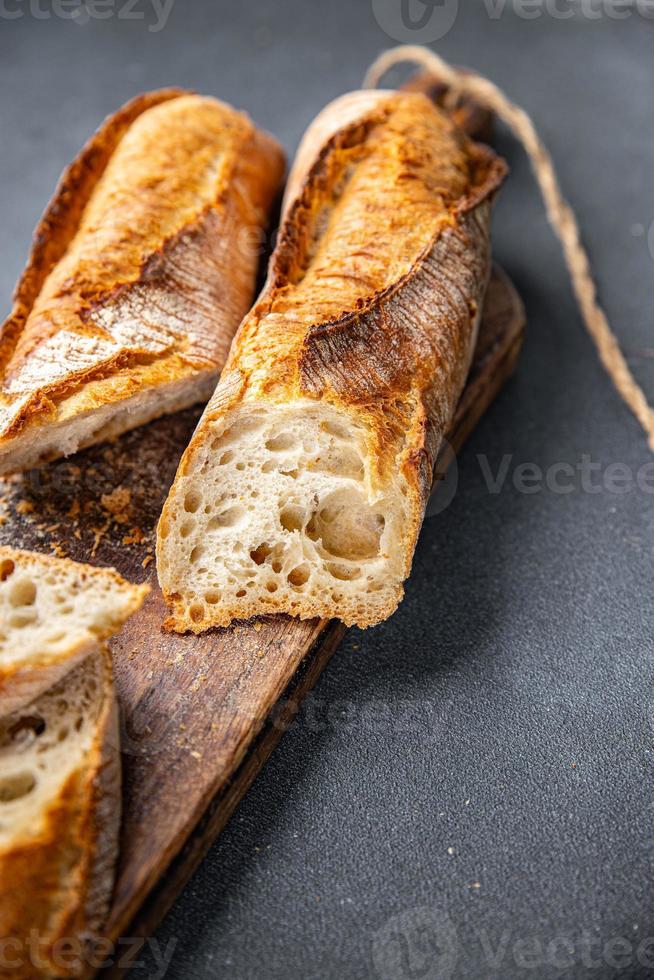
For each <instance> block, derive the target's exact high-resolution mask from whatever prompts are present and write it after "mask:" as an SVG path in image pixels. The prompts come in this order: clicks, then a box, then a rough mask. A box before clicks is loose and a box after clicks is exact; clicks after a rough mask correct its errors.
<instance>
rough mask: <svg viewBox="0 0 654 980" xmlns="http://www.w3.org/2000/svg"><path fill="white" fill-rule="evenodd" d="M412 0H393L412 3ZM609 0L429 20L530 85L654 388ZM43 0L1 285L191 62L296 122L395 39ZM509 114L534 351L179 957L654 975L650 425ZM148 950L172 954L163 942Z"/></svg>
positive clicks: (22, 77) (21, 26)
mask: <svg viewBox="0 0 654 980" xmlns="http://www.w3.org/2000/svg"><path fill="white" fill-rule="evenodd" d="M399 2H400V0H375V9H376V10H377V17H378V18H379V21H381V22H382V23H384V24H385V25H386V26H387V27H388V25H389V24H390V25H391V27H390V30H391V32H395V33H396V34H397V30H396V29H395V28H394V27H393V25H394V24H395V25H397V23H400V22H399V21H398V9H399ZM412 2H415V0H412ZM584 2H585V6H584V5H581V7H580V0H578V2H577V4H576V9H577V13H576V14H575V16H574V17H573V18H571V19H563V18H562V17H559V16H554V13H556V12H557V11H558V12H561V11H563V12H565V11H566V10H567V9H568V7H569V6H570V5H569V4H567V3H565V2H564V0H559V2H558V6H556V7H555V6H554V5H553V3H552V2H549V3H548V4H547V5H546V9H545V12H542V15H541V16H540V17H535V18H534V19H527V18H526V17H525V13H526V12H527V13H529V17H530V18H532V17H533V15H534V11H535V9H536V8H534V6H533V3H532V4H530V5H527V6H525V7H522V6H520V5H518V3H517V0H516V2H511V0H506V3H505V4H501V3H499V2H498V0H493V2H491V0H484V2H479V3H474V4H473V3H471V2H467V3H466V4H465V7H464V4H463V2H461V4H460V6H461V8H464V9H461V11H460V12H459V14H458V16H457V17H456V19H455V22H454V24H453V26H452V27H451V29H450V30H449V32H448V33H447V34H446V36H445V37H443V38H442V39H441V40H439V41H438V42H437V44H436V45H435V46H436V47H437V50H439V51H440V52H442V53H444V55H445V56H446V57H449V58H451V59H453V60H455V61H457V62H459V63H464V64H468V65H471V66H474V67H476V68H477V69H479V70H480V71H482V72H485V73H487V74H489V75H490V76H491V77H492V78H494V79H495V80H496V81H497V82H498V83H499V84H500V85H502V86H503V87H504V88H505V89H506V90H507V91H508V92H509V93H510V94H511V95H512V96H513V97H514V98H515V99H516V100H517V101H519V102H520V103H521V104H522V105H524V106H525V107H526V108H527V109H528V110H529V111H530V112H531V113H532V114H533V116H534V118H535V119H536V121H537V123H538V125H539V127H540V130H541V132H542V134H543V135H544V137H545V139H546V141H547V143H548V145H549V146H550V148H551V150H552V152H553V155H554V158H555V160H556V163H557V166H558V168H559V172H560V175H561V180H562V183H563V186H564V188H565V190H566V193H567V194H568V196H569V198H570V199H571V201H572V202H573V203H574V205H575V207H576V209H577V211H578V214H579V217H580V221H581V225H582V228H583V233H584V237H585V240H586V242H587V244H588V247H589V249H590V252H591V255H592V259H593V263H594V268H595V271H596V275H597V280H598V284H599V290H600V294H601V297H602V300H603V302H604V304H605V305H606V308H607V311H608V314H609V317H610V319H611V320H612V322H613V323H614V324H615V327H616V330H617V332H618V334H619V336H620V338H621V341H622V344H623V346H624V349H625V351H626V353H627V355H628V356H629V359H630V362H631V363H632V364H633V367H634V370H635V372H636V374H637V376H638V377H639V379H640V380H641V382H642V384H643V385H644V387H645V388H646V390H647V391H648V392H649V393H650V398H654V350H653V349H652V348H654V340H653V338H652V320H653V311H652V281H653V278H654V276H653V273H654V254H653V252H654V226H653V225H652V222H653V221H654V191H653V183H652V165H653V162H654V135H653V134H654V125H653V123H654V100H653V98H652V91H653V81H654V78H653V71H652V65H653V62H652V51H653V50H654V20H648V19H646V18H645V17H644V16H643V15H642V14H643V10H644V6H643V4H641V7H640V12H639V10H638V9H635V8H634V7H629V6H626V5H624V4H623V3H620V4H618V3H617V2H614V3H613V4H609V2H608V0H606V2H604V3H602V2H601V0H594V2H593V5H592V6H589V4H590V0H584ZM35 3H36V0H32V10H31V11H30V7H29V3H28V2H23V0H4V3H3V4H0V7H1V10H0V84H1V89H0V119H1V125H2V136H1V141H0V213H1V214H2V234H1V236H0V287H1V288H0V295H1V296H2V297H3V299H2V305H3V307H4V309H5V310H6V309H8V306H9V295H10V290H11V288H12V285H13V282H14V280H15V279H16V276H17V275H18V272H19V270H20V269H21V266H22V263H23V261H24V257H25V254H26V249H27V244H28V240H29V236H30V234H31V230H32V228H33V226H34V223H35V221H36V219H37V217H38V215H39V213H40V211H41V209H42V207H43V205H44V204H45V201H46V199H47V197H48V195H49V194H50V192H51V190H52V188H53V186H54V183H55V181H56V178H57V176H58V174H59V172H60V170H61V168H62V167H63V165H64V164H65V163H66V162H67V161H68V160H69V158H70V157H71V156H73V154H74V153H75V152H76V151H77V149H78V148H79V146H80V144H81V143H82V142H83V140H84V139H85V138H86V137H87V136H88V134H89V133H90V132H91V130H92V129H93V128H94V127H95V126H96V125H97V124H98V123H99V121H100V120H101V118H102V117H103V116H104V115H105V114H106V113H108V112H110V111H111V110H113V109H114V108H115V107H116V106H117V105H118V104H119V103H121V102H122V101H123V100H125V99H126V98H128V97H129V96H131V95H133V94H134V93H136V92H138V91H141V90H143V89H147V88H152V87H156V86H160V85H168V84H182V85H189V86H193V87H196V88H197V89H199V90H202V91H204V92H208V93H212V94H215V95H218V96H220V97H221V98H224V99H226V100H228V101H231V102H234V103H235V104H236V105H238V106H241V107H243V108H245V109H247V110H248V111H249V112H250V113H251V114H252V115H253V116H254V118H255V119H256V120H257V121H258V122H259V123H262V124H264V125H266V126H267V127H268V128H269V129H271V130H272V131H274V132H275V133H276V134H277V135H278V136H279V137H280V138H281V139H282V140H283V141H284V143H285V144H286V145H287V147H288V149H289V151H290V152H292V150H293V149H294V146H295V144H296V142H297V140H298V138H299V136H300V134H301V132H302V130H303V129H304V127H305V125H306V124H307V123H308V122H309V120H310V119H311V118H312V116H313V115H314V114H315V113H316V111H317V110H318V109H320V108H321V107H322V106H323V104H324V103H325V102H326V101H327V100H329V99H331V98H332V97H333V96H336V95H338V94H339V93H341V92H343V91H345V90H347V89H350V88H352V87H356V86H357V84H358V83H359V82H360V80H361V77H362V75H363V72H364V70H365V67H366V65H367V64H368V62H369V61H370V60H371V59H372V58H373V57H374V56H375V55H376V54H377V53H378V51H380V50H381V49H382V48H384V47H387V46H388V45H389V44H391V43H392V42H393V38H389V36H388V34H387V33H385V32H384V31H383V30H382V28H381V27H380V26H379V22H378V19H377V18H376V17H375V14H374V12H373V7H372V5H371V2H369V0H359V2H356V3H355V2H346V0H342V2H334V0H332V2H330V3H326V2H325V3H316V2H313V3H311V2H307V0H282V2H272V0H270V2H268V3H255V2H252V0H250V2H232V3H225V2H217V0H205V2H202V0H191V2H188V0H176V3H175V4H174V7H173V10H172V13H171V14H170V17H169V19H168V21H167V22H166V24H165V26H162V25H161V21H160V20H159V21H158V18H157V16H156V15H155V13H154V8H153V6H152V3H151V0H136V2H134V0H130V7H129V8H128V7H127V6H126V0H116V4H115V6H114V12H113V15H112V16H110V17H109V18H108V19H106V20H103V21H100V20H95V19H90V20H88V22H87V23H74V22H71V21H67V20H64V19H62V18H61V17H58V16H50V17H47V16H45V14H47V13H48V9H49V5H48V4H47V3H46V2H45V0H40V7H39V6H36V7H35V6H34V4H35ZM448 4H449V6H448ZM57 9H58V10H59V12H60V13H61V8H57ZM108 9H110V5H109V6H108V7H105V8H103V11H102V12H103V13H105V14H106V12H107V10H108ZM423 9H424V8H423ZM547 10H549V13H548V12H547ZM598 10H599V13H600V16H598V17H594V16H593V17H591V16H590V15H591V14H593V13H595V12H596V11H598ZM67 11H68V8H64V11H63V12H67ZM452 11H453V0H445V7H443V5H442V4H441V5H440V6H439V8H438V9H436V11H435V16H437V17H441V18H444V17H446V16H447V15H448V14H449V13H450V12H452ZM489 11H490V13H489ZM553 12H554V13H553ZM417 13H419V8H418V7H416V8H415V9H414V10H413V11H412V15H416V16H417ZM616 13H621V14H626V15H627V16H625V17H624V18H623V19H616V18H615V17H611V16H609V14H613V15H615V14H616ZM7 14H9V15H10V16H11V17H12V18H13V19H8V18H7ZM16 14H19V15H20V16H16ZM36 14H38V16H36ZM119 14H120V16H119ZM139 14H141V15H143V16H142V18H141V19H132V18H134V17H135V16H137V15H139ZM491 14H492V16H491ZM128 17H129V19H128ZM81 19H82V20H84V19H85V18H81ZM442 23H444V21H443V22H442ZM157 26H160V27H161V29H160V30H150V28H152V27H157ZM436 26H437V27H438V24H437V25H436ZM441 26H442V24H441ZM416 40H420V35H419V34H417V35H416ZM499 145H500V149H501V150H502V152H504V154H505V155H506V156H507V158H508V160H509V162H510V164H511V167H512V177H511V179H510V181H509V183H508V184H507V186H506V188H505V190H504V192H503V195H502V198H501V201H500V203H499V205H498V209H497V217H496V234H495V241H496V254H497V257H498V259H499V260H500V261H501V262H502V263H503V264H504V266H505V267H506V268H507V270H508V271H509V272H510V274H511V275H512V276H513V278H514V280H515V282H516V283H517V285H518V287H519V289H520V291H521V293H522V295H523V297H524V300H525V303H526V306H527V312H528V316H529V329H528V336H527V342H526V346H525V349H524V353H523V356H522V361H521V365H520V369H519V372H518V374H517V376H516V378H515V379H514V380H513V381H512V383H511V384H510V386H509V387H508V388H507V390H506V391H505V393H504V394H503V395H502V397H501V399H500V400H499V402H498V403H497V404H496V405H495V407H494V408H493V409H492V411H491V412H490V413H489V414H488V417H487V418H486V420H485V421H484V423H483V424H482V426H481V427H480V428H479V430H478V431H477V432H476V433H475V435H474V437H473V439H472V440H471V442H470V444H469V445H468V446H467V447H466V449H465V451H464V453H463V454H462V456H461V459H460V461H459V468H458V486H457V490H456V493H455V494H454V497H453V500H452V502H451V504H450V506H449V507H448V508H447V509H446V510H445V511H443V512H441V513H439V514H437V515H435V516H433V517H431V518H430V519H429V520H428V521H427V523H426V525H425V528H424V532H423V534H422V538H421V541H420V544H419V547H418V551H417V554H416V559H415V565H414V571H413V575H412V577H411V580H410V582H409V583H408V588H407V596H406V600H405V602H404V604H403V605H402V607H401V609H400V610H399V612H398V613H397V614H396V615H395V616H394V617H393V619H392V620H391V621H390V622H388V623H386V624H384V625H383V626H380V627H378V628H377V629H374V630H370V631H368V632H366V633H365V634H364V633H359V632H357V631H356V630H355V631H352V632H351V633H350V634H349V636H348V638H347V639H346V641H345V642H344V643H343V645H342V648H341V650H340V651H339V653H338V654H337V655H336V657H335V658H334V660H333V661H332V664H331V666H330V667H329V669H328V670H327V671H326V673H325V674H324V676H323V678H322V680H321V682H320V684H319V685H318V687H317V689H316V691H315V694H314V697H313V700H312V702H311V703H310V708H309V710H308V711H306V712H304V713H303V715H302V716H301V718H300V720H299V722H298V724H297V725H296V727H295V728H294V729H293V730H292V731H291V732H289V734H288V735H287V736H285V738H284V739H283V741H282V744H281V745H280V747H279V749H278V750H277V752H276V753H275V755H274V757H273V759H272V761H271V762H270V763H269V765H268V767H267V768H266V770H265V772H264V773H263V775H262V776H261V777H260V779H259V780H258V782H257V783H256V785H255V787H254V789H253V791H252V792H251V793H250V794H249V796H248V797H247V799H246V800H245V801H244V803H243V805H242V806H241V808H240V810H239V811H238V813H237V815H236V816H235V818H234V819H233V821H232V822H231V824H230V826H229V827H228V829H227V831H226V832H225V833H224V834H223V836H222V838H221V840H220V842H219V843H218V845H217V846H216V847H214V848H213V849H212V851H211V853H210V855H209V856H208V858H207V860H206V861H205V862H204V864H203V865H202V867H201V869H200V871H199V872H198V874H197V875H196V876H195V878H194V879H193V881H192V883H191V884H190V885H189V886H188V888H187V889H186V891H185V893H184V895H183V896H182V898H181V899H180V900H179V902H178V903H177V904H176V906H175V908H174V909H173V911H172V912H171V913H170V915H169V916H168V918H167V920H166V921H165V923H164V924H163V926H162V927H161V929H160V930H159V932H158V934H157V937H156V939H157V942H158V943H159V944H160V947H157V950H156V952H158V953H159V955H160V956H163V955H166V954H167V953H168V954H169V953H170V952H171V951H172V953H173V955H172V961H171V962H170V964H169V968H168V973H167V976H168V977H170V978H174V980H196V978H197V980H199V978H214V977H215V978H218V977H220V978H222V977H233V978H237V980H242V978H287V977H293V978H296V977H297V978H303V980H308V978H332V977H333V978H343V980H354V978H361V980H363V978H382V980H385V978H387V977H390V978H394V980H404V978H427V980H433V978H448V977H452V978H467V977H474V978H478V977H479V978H488V977H493V978H495V977H497V978H514V977H538V978H540V977H545V978H550V977H558V976H562V977H586V976H588V977H597V978H601V980H607V978H612V977H621V978H622V977H649V976H652V975H654V938H653V937H654V900H653V898H652V884H651V879H652V859H653V856H654V845H653V844H652V818H653V814H652V803H653V795H652V764H653V756H652V750H653V748H654V702H653V698H652V674H653V667H654V643H653V640H652V636H653V634H654V612H653V609H652V602H651V596H652V542H653V535H652V531H653V524H654V521H653V513H654V507H653V502H654V496H653V495H652V493H648V492H646V489H644V488H643V486H641V488H640V489H639V488H637V487H636V488H635V489H634V488H632V489H631V490H627V492H624V493H616V492H615V490H616V486H615V475H616V470H615V469H613V470H608V472H607V467H608V466H609V465H610V464H613V463H622V464H625V465H626V466H627V467H629V471H628V472H630V473H631V474H632V475H633V476H634V478H635V477H636V475H637V474H638V473H639V471H640V474H641V484H642V483H643V480H644V479H646V478H647V475H648V471H646V470H644V471H643V470H642V467H643V466H644V465H645V464H647V462H648V461H649V460H650V458H651V457H650V456H649V454H648V452H647V448H646V444H645V440H644V438H643V436H642V434H641V432H640V431H639V429H638V427H637V425H636V423H635V422H634V421H633V420H632V418H631V417H630V415H629V413H628V412H627V410H626V409H625V408H624V407H623V406H622V404H621V403H620V401H619V399H618V398H617V396H616V395H615V394H614V393H613V391H612V389H611V387H610V385H609V384H608V382H607V380H606V377H605V375H604V373H603V371H602V369H601V368H600V366H599V364H598V362H597V359H596V357H595V354H594V352H593V350H592V347H591V344H590V342H589V341H588V339H587V338H586V336H585V334H584V332H583V329H582V327H581V324H580V320H579V317H578V315H577V313H576V310H575V306H574V303H573V301H572V297H571V293H570V288H569V285H568V280H567V277H566V273H565V270H564V266H563V263H562V260H561V256H560V253H559V248H558V245H557V244H556V242H555V240H554V238H553V236H552V234H551V233H550V231H549V229H548V227H547V224H546V221H545V218H544V215H543V211H542V207H541V205H540V202H539V197H538V193H537V191H536V189H535V186H534V183H533V180H532V179H531V176H530V174H529V170H528V167H527V165H526V162H525V159H524V157H523V155H522V153H521V151H520V150H519V149H518V148H517V147H516V146H515V144H514V142H513V141H512V140H511V139H509V138H508V137H506V136H502V137H501V138H500V140H499ZM648 235H649V243H650V246H651V247H648ZM480 456H481V457H482V459H480V458H479V457H480ZM505 456H508V457H509V459H508V462H507V461H506V460H505V464H504V466H505V469H506V479H505V481H504V483H503V485H502V486H501V488H498V492H495V493H491V492H489V488H488V485H487V476H488V473H489V472H490V473H491V474H492V475H496V473H497V471H498V468H499V467H500V464H501V463H502V459H503V457H505ZM584 457H586V459H587V464H586V465H588V464H589V463H590V464H593V466H595V464H598V465H597V466H595V469H594V470H593V472H592V474H591V475H592V485H593V488H594V489H595V490H596V491H597V492H589V490H588V485H587V479H586V481H582V476H581V475H577V476H576V477H575V479H574V480H573V481H572V483H573V489H572V492H569V493H558V492H555V491H554V490H553V489H551V488H548V487H547V485H546V484H543V485H542V486H541V488H540V489H539V490H536V492H533V493H529V494H527V493H524V492H520V490H519V489H518V488H517V487H516V485H515V480H514V478H516V468H517V467H518V466H519V465H520V464H524V463H534V464H536V465H537V466H539V467H540V468H541V470H542V471H543V472H544V473H547V472H549V476H550V482H551V479H552V471H551V470H549V471H548V467H551V466H552V465H553V464H555V463H559V462H567V463H570V464H572V465H573V466H577V465H578V464H583V460H584ZM625 472H626V471H625ZM643 473H644V474H645V476H643ZM485 474H486V475H485ZM554 476H555V477H556V473H555V474H554ZM517 477H518V483H519V477H520V471H518V474H517ZM561 479H562V482H564V483H567V482H570V481H569V480H568V478H567V477H565V475H564V476H563V477H561ZM583 482H586V489H584V486H583V485H582V483H583ZM652 483H654V480H653V479H652V472H651V470H650V471H649V487H650V489H651V488H652ZM648 940H649V943H648ZM173 942H174V943H176V945H174V946H173V945H169V944H172V943H173ZM136 975H137V976H143V977H146V976H155V975H161V970H159V969H158V967H157V965H156V958H155V957H153V956H152V955H149V956H148V957H146V958H144V959H143V966H142V967H141V969H139V970H137V973H136Z"/></svg>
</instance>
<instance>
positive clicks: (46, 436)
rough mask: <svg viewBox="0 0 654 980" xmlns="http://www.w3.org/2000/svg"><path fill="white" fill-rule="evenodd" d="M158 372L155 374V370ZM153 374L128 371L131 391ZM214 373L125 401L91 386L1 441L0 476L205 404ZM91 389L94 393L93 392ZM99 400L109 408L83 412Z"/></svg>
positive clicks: (114, 389)
mask: <svg viewBox="0 0 654 980" xmlns="http://www.w3.org/2000/svg"><path fill="white" fill-rule="evenodd" d="M157 370H158V368H157ZM154 373H155V371H154V370H153V369H152V368H145V369H143V368H142V369H140V371H139V368H138V366H137V367H136V368H134V369H133V370H132V374H133V375H134V379H133V383H132V388H133V387H135V386H136V383H137V381H138V379H139V376H140V381H141V383H142V384H144V385H145V382H147V381H148V380H151V378H150V376H151V375H154ZM217 377H218V374H217V372H216V371H205V372H202V373H200V374H197V373H196V374H195V375H192V376H191V377H186V378H183V379H182V380H176V381H171V382H168V383H162V384H159V385H158V386H157V387H151V388H148V387H145V386H144V387H143V388H142V390H141V391H139V392H138V393H137V394H135V395H132V396H131V397H129V398H120V397H118V396H119V394H120V386H119V385H118V384H116V382H115V380H112V381H111V382H110V383H108V382H106V381H100V382H90V383H88V385H87V388H86V390H85V391H84V392H78V393H75V394H73V395H72V396H70V397H68V398H66V399H64V400H63V401H62V402H60V403H59V404H58V405H57V407H56V414H55V415H54V416H53V417H52V418H50V419H47V420H44V419H41V418H36V417H35V418H34V419H33V420H31V421H30V422H28V424H27V425H26V426H25V427H24V428H22V429H20V430H19V431H18V433H17V434H15V435H14V434H12V435H9V436H7V435H5V436H4V438H2V439H0V475H5V474H7V473H19V472H23V471H24V470H30V469H34V468H36V467H39V466H42V465H44V464H45V463H48V462H50V461H51V460H53V459H59V458H60V457H66V456H71V455H72V454H73V453H76V452H79V450H81V449H86V448H87V447H88V446H93V445H96V444H97V443H100V442H105V441H106V440H107V439H114V438H116V437H117V436H120V435H123V433H125V432H129V431H130V430H131V429H136V428H138V427H139V426H141V425H145V424H146V423H148V422H152V421H154V419H158V418H160V417H161V416H162V415H169V414H170V413H171V412H178V411H181V410H182V409H184V408H188V407H189V406H191V405H195V404H197V403H198V402H206V401H207V400H208V399H209V397H210V396H211V393H212V391H213V390H214V387H215V385H216V380H217ZM94 389H95V390H94ZM101 398H109V399H110V401H109V402H108V404H104V405H103V404H100V405H98V406H97V407H92V408H88V407H87V406H88V405H89V404H90V403H92V402H93V401H94V400H95V401H100V400H101Z"/></svg>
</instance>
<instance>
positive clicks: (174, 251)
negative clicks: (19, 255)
mask: <svg viewBox="0 0 654 980" xmlns="http://www.w3.org/2000/svg"><path fill="white" fill-rule="evenodd" d="M283 172H284V155H283V152H282V150H281V148H280V147H279V145H278V144H277V142H276V141H275V140H274V139H273V138H272V137H271V136H269V135H267V134H266V133H263V132H262V131H260V130H259V129H257V128H256V127H255V126H254V125H253V124H252V122H251V121H250V120H249V119H248V117H247V116H245V115H243V114H242V113H240V112H237V111H236V110H235V109H233V108H231V107H230V106H228V105H225V104H224V103H222V102H219V101H218V100H216V99H213V98H206V97H203V96H199V95H194V94H191V93H188V92H184V91H182V90H179V89H165V90H162V91H160V92H152V93H149V94H146V95H143V96H140V97H138V98H137V99H135V100H133V101H132V102H130V103H128V104H127V105H126V106H124V107H123V108H122V109H120V110H119V111H118V112H117V113H116V114H115V115H113V116H111V117H110V118H109V119H108V120H107V121H106V122H105V123H104V124H103V125H102V127H101V128H100V129H99V130H98V132H97V133H96V134H95V135H94V136H93V137H92V139H91V140H90V142H89V143H88V144H87V146H86V147H85V148H84V149H83V150H82V153H81V154H80V156H79V157H78V158H77V160H75V161H74V163H73V164H72V165H71V166H70V167H69V168H68V169H67V170H66V171H65V172H64V174H63V177H62V179H61V182H60V185H59V188H58V190H57V192H56V194H55V196H54V198H53V200H52V202H51V203H50V205H49V206H48V208H47V210H46V212H45V215H44V217H43V219H42V220H41V223H40V224H39V226H38V227H37V229H36V233H35V237H34V245H33V248H32V252H31V255H30V257H29V260H28V264H27V267H26V269H25V271H24V273H23V276H22V278H21V280H20V282H19V284H18V286H17V289H16V294H15V298H14V299H15V301H14V308H13V310H12V313H11V315H10V317H9V319H8V320H7V321H6V322H5V324H4V326H3V327H2V331H1V333H0V473H6V472H12V471H16V470H22V469H27V468H29V467H33V466H36V465H39V464H40V463H42V462H44V461H47V460H49V459H52V458H55V457H57V456H66V455H68V454H70V453H73V452H75V451H76V450H77V449H80V448H82V447H84V446H88V445H90V444H92V443H96V442H99V441H101V440H103V439H105V438H108V437H112V436H116V435H118V434H119V433H121V432H124V431H126V430H127V429H131V428H134V427H135V426H138V425H141V424H143V423H145V422H147V421H149V420H150V419H153V418H156V417H157V416H160V415H162V414H164V413H166V412H173V411H176V410H177V409H180V408H183V407H185V406H187V405H191V404H193V403H194V402H198V401H206V399H208V398H209V396H210V394H211V392H212V391H213V389H214V387H215V384H216V380H217V378H218V372H219V370H220V368H221V367H222V365H223V363H224V360H225V357H226V355H227V351H228V349H229V344H230V342H231V339H232V337H233V335H234V332H235V330H236V328H237V326H238V324H239V322H240V320H241V318H242V317H243V315H244V314H245V312H246V311H247V309H248V307H249V306H250V304H251V302H252V297H253V292H254V286H255V277H256V271H257V265H258V260H259V253H260V246H261V237H262V235H263V233H264V231H265V229H266V227H267V223H268V217H269V213H270V209H271V205H272V204H273V202H274V200H275V198H276V196H277V194H278V191H279V189H280V185H281V181H282V178H283Z"/></svg>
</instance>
